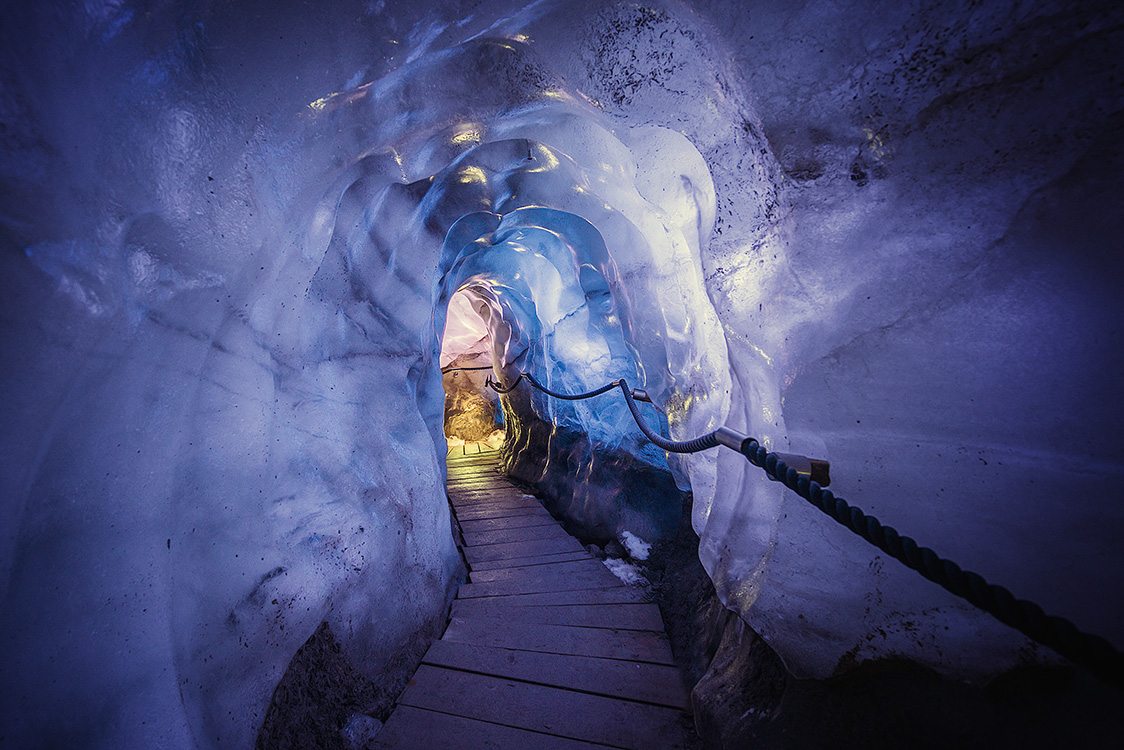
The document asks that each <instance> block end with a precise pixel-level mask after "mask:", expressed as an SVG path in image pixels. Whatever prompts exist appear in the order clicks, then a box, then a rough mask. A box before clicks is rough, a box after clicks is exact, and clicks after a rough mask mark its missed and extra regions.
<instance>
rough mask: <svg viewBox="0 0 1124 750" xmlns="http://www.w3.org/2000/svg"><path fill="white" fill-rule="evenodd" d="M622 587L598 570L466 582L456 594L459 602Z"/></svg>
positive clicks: (623, 586)
mask: <svg viewBox="0 0 1124 750" xmlns="http://www.w3.org/2000/svg"><path fill="white" fill-rule="evenodd" d="M608 588H625V585H624V584H623V583H621V582H620V580H618V579H617V578H616V577H615V576H613V575H612V574H610V575H609V577H608V578H606V577H605V576H603V575H601V573H600V572H597V571H589V572H581V573H570V574H567V575H548V576H526V577H522V578H519V579H516V580H510V581H485V582H483V583H465V584H462V585H461V587H460V589H459V590H458V591H457V598H458V599H475V598H477V597H481V596H512V595H515V594H542V593H546V592H550V591H572V590H574V589H608Z"/></svg>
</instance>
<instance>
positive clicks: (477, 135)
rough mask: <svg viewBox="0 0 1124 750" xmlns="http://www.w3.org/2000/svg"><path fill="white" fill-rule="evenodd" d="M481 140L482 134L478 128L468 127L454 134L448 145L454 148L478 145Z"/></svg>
mask: <svg viewBox="0 0 1124 750" xmlns="http://www.w3.org/2000/svg"><path fill="white" fill-rule="evenodd" d="M482 139H483V133H481V131H480V128H478V127H476V126H474V125H469V126H466V127H463V128H462V129H461V130H458V131H457V132H456V133H454V134H453V136H452V137H451V138H450V139H449V143H451V144H452V145H454V146H464V145H467V144H470V143H480V141H481V140H482Z"/></svg>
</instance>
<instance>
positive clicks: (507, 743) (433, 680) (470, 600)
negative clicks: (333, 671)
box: [374, 445, 690, 750]
mask: <svg viewBox="0 0 1124 750" xmlns="http://www.w3.org/2000/svg"><path fill="white" fill-rule="evenodd" d="M474 447H475V446H471V445H470V446H469V452H470V454H469V455H465V450H464V449H463V448H459V447H458V448H455V449H453V451H450V456H449V458H448V466H449V485H448V486H449V497H450V499H451V500H452V504H453V509H454V514H455V517H456V520H457V522H458V524H459V526H460V530H461V535H462V537H463V545H462V547H461V549H462V550H463V552H464V555H465V559H466V561H467V563H468V566H469V579H468V583H465V584H464V585H462V586H461V587H460V591H459V592H458V593H457V598H456V600H455V601H454V602H453V609H452V613H451V618H450V622H449V626H448V628H447V629H446V631H445V635H444V636H443V637H442V638H441V640H439V641H437V642H436V643H434V644H433V646H432V647H431V648H430V649H429V651H428V652H427V653H426V655H425V657H424V658H423V660H422V665H421V667H420V668H419V669H418V671H417V674H415V676H414V679H413V680H411V681H410V684H409V685H408V686H407V688H406V690H405V691H404V692H403V693H402V696H401V697H400V698H399V699H398V705H397V707H396V708H395V709H394V712H393V713H392V714H391V716H390V718H389V719H388V720H387V723H386V726H385V727H383V729H382V731H381V732H379V734H378V736H377V737H376V739H375V744H374V747H378V748H387V749H390V748H393V749H395V750H407V749H414V748H416V749H417V750H437V749H439V748H457V749H458V750H472V749H475V748H489V749H495V750H508V749H512V750H514V749H516V748H518V749H519V750H524V749H526V750H538V749H542V750H577V749H578V748H598V747H614V748H635V749H636V750H641V749H643V750H649V749H651V748H683V747H686V732H685V729H684V727H685V725H687V724H689V723H690V715H689V713H687V712H688V711H689V709H688V705H689V702H688V698H687V694H686V692H685V691H684V689H683V686H682V683H681V680H680V675H679V670H678V669H677V668H676V667H675V665H674V662H673V661H672V658H671V648H670V646H669V645H668V640H667V635H666V633H665V631H664V626H663V621H662V619H661V618H660V612H659V608H658V607H656V605H655V604H652V603H651V602H646V601H645V600H644V597H643V595H642V593H641V592H640V591H638V590H637V589H635V588H632V587H629V586H625V585H624V584H623V583H621V581H620V580H619V579H617V577H616V576H614V575H613V574H612V573H610V572H609V571H608V569H606V568H605V566H604V565H602V564H601V562H600V561H598V560H597V559H596V558H594V557H593V556H592V555H590V554H589V553H588V552H587V551H586V550H585V549H584V548H583V547H582V546H581V544H580V543H579V542H578V541H577V540H576V539H574V538H573V537H571V536H570V535H568V534H567V533H566V532H565V531H563V530H562V527H561V526H560V525H559V524H558V522H557V521H555V520H554V519H553V518H552V517H551V516H550V514H549V513H547V512H546V510H544V509H543V507H542V505H541V504H540V503H539V502H538V501H537V500H536V499H535V498H533V497H529V496H525V495H524V494H523V492H522V491H521V490H519V489H518V488H517V487H515V485H513V484H512V483H511V482H509V481H508V480H507V479H506V478H505V477H503V476H502V475H501V474H499V472H498V469H497V458H498V452H497V451H490V450H488V449H487V448H484V449H483V450H480V449H478V448H477V450H479V452H477V453H472V449H473V448H474ZM454 453H456V454H458V455H453V454H454Z"/></svg>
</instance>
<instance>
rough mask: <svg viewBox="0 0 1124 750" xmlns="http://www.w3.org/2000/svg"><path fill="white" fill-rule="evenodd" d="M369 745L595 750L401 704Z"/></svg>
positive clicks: (404, 749) (392, 749)
mask: <svg viewBox="0 0 1124 750" xmlns="http://www.w3.org/2000/svg"><path fill="white" fill-rule="evenodd" d="M368 747H371V748H375V749H376V750H509V749H510V748H535V749H536V750H594V749H595V748H606V747H608V746H607V745H594V744H591V743H588V742H582V741H581V740H571V739H567V738H565V737H556V736H554V735H550V734H542V733H540V732H531V731H528V730H526V729H516V728H515V727H507V726H504V725H502V724H493V723H491V722H486V721H478V720H476V719H467V718H465V717H463V716H452V715H450V714H447V713H441V712H439V711H428V710H426V709H423V708H414V707H413V706H398V707H397V708H396V709H394V713H392V714H391V715H390V718H389V719H388V720H387V722H386V725H385V726H384V727H383V728H382V730H381V731H380V732H379V733H378V735H377V736H376V737H375V739H374V744H372V745H368Z"/></svg>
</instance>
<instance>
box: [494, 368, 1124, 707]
mask: <svg viewBox="0 0 1124 750" xmlns="http://www.w3.org/2000/svg"><path fill="white" fill-rule="evenodd" d="M521 380H526V381H527V382H528V383H530V384H531V385H532V386H534V387H535V388H537V389H538V390H540V391H542V392H543V393H545V394H547V395H548V396H552V397H554V398H560V399H565V400H567V401H577V400H579V399H586V398H593V397H594V396H599V395H601V394H603V393H607V392H609V391H611V390H612V389H613V388H617V387H619V388H620V389H621V392H622V393H624V400H625V403H626V404H628V409H629V411H630V412H632V418H633V419H634V420H636V425H637V426H638V427H639V428H640V431H641V432H642V433H644V437H646V438H648V440H650V441H652V442H653V443H655V444H656V445H658V446H659V447H660V448H663V449H664V450H666V451H670V452H673V453H698V452H699V451H703V450H707V449H708V448H714V447H716V446H718V445H725V446H727V447H729V448H732V449H734V450H736V451H738V452H739V453H741V454H742V455H744V456H745V457H746V458H747V459H749V462H750V463H752V464H753V465H754V466H757V467H760V468H761V469H763V470H764V471H765V473H766V474H767V475H768V476H769V477H770V478H771V479H774V480H776V481H778V482H781V483H782V484H784V485H785V486H786V487H788V488H789V489H790V490H792V491H793V492H795V493H796V494H797V495H799V496H800V497H802V498H804V499H805V500H807V501H808V502H810V503H811V504H812V505H813V506H815V507H816V508H818V509H819V510H820V511H822V512H823V513H826V514H827V515H829V516H831V517H832V518H834V519H835V520H836V521H837V522H838V523H840V524H842V525H843V526H845V527H846V528H848V529H850V530H851V531H852V532H854V533H855V534H858V535H859V536H861V537H862V538H863V539H865V540H866V541H868V542H870V543H871V544H873V545H874V546H876V547H878V548H879V549H881V550H882V551H883V552H885V553H886V554H888V555H890V556H891V557H893V558H894V559H895V560H898V561H900V562H901V563H903V564H904V565H906V566H907V567H910V568H913V569H914V570H916V571H917V572H918V573H920V574H921V575H923V576H925V577H926V578H928V579H929V580H930V581H932V582H933V583H936V584H937V585H939V586H941V587H942V588H944V589H945V590H946V591H949V592H951V593H953V594H955V595H956V596H959V597H961V598H962V599H966V600H967V601H968V602H970V603H971V604H973V605H974V606H976V607H977V608H979V609H981V610H983V611H984V612H987V613H988V614H990V615H992V616H993V617H995V618H996V619H997V620H999V621H1000V622H1002V623H1004V624H1005V625H1009V626H1011V627H1012V628H1015V629H1016V630H1018V631H1019V632H1021V633H1023V634H1024V635H1026V636H1028V637H1030V638H1032V639H1034V640H1035V641H1037V642H1039V643H1041V644H1043V645H1045V646H1049V647H1050V648H1052V649H1054V650H1055V651H1057V652H1058V653H1059V654H1061V655H1062V656H1064V657H1066V658H1068V659H1070V660H1071V661H1073V662H1074V663H1075V664H1080V665H1081V666H1083V667H1085V668H1086V669H1088V670H1089V671H1090V672H1091V673H1092V674H1094V675H1095V676H1097V677H1099V678H1100V679H1102V680H1104V681H1105V682H1107V683H1109V684H1111V685H1115V686H1116V687H1124V654H1121V652H1120V651H1119V650H1117V649H1116V648H1115V647H1114V646H1113V645H1112V644H1111V643H1109V642H1108V641H1106V640H1105V639H1104V638H1101V637H1100V636H1097V635H1092V634H1090V633H1085V632H1082V631H1081V630H1078V628H1077V626H1076V625H1074V624H1073V623H1072V622H1070V621H1069V620H1066V619H1064V618H1062V617H1053V616H1050V615H1047V614H1046V613H1045V612H1044V611H1043V610H1042V608H1041V607H1039V606H1038V605H1037V604H1035V603H1033V602H1029V601H1027V600H1025V599H1016V598H1015V596H1014V595H1013V594H1012V593H1011V592H1010V591H1008V590H1007V589H1005V588H1003V587H1002V586H998V585H995V584H992V583H988V582H987V581H986V580H985V579H984V577H983V576H981V575H979V574H978V573H973V572H971V571H967V570H962V569H961V568H960V566H959V565H957V564H956V563H954V562H952V561H951V560H946V559H945V558H943V557H941V556H940V555H938V554H937V553H936V552H934V551H933V550H931V549H929V548H928V547H922V546H920V545H918V544H917V542H916V541H914V540H913V539H912V538H911V537H908V536H902V535H901V534H899V533H898V531H897V529H895V528H894V527H892V526H886V525H884V524H882V523H881V522H880V521H879V520H878V519H877V518H875V517H874V516H871V515H868V514H866V513H864V512H863V511H862V510H860V509H859V508H857V507H855V506H853V505H851V504H849V503H848V502H847V501H846V500H844V499H843V498H841V497H836V496H835V494H834V493H832V491H831V490H829V489H826V488H825V487H823V486H822V485H821V484H820V483H819V482H817V481H815V480H814V479H812V478H811V476H810V474H809V473H808V472H801V471H798V470H797V469H796V467H795V466H789V465H788V464H787V463H786V461H785V456H782V455H781V454H778V453H773V452H770V451H768V450H766V449H765V448H764V447H762V445H761V444H760V443H759V442H758V441H757V440H756V439H754V438H751V437H745V436H742V435H740V434H739V433H737V432H735V431H733V430H730V429H728V428H725V427H723V428H719V429H717V430H715V431H714V432H711V433H708V434H706V435H703V436H701V437H697V438H695V439H693V440H685V441H682V442H678V441H674V440H668V439H666V438H664V437H662V436H661V435H659V434H658V433H656V432H653V431H652V429H651V428H650V427H648V425H647V423H645V421H644V419H643V418H642V417H641V416H640V409H639V407H638V406H637V405H636V400H637V398H640V399H642V400H644V401H649V399H648V396H647V394H646V393H644V392H643V391H634V390H632V389H631V388H629V387H628V384H627V383H626V382H625V380H624V379H623V378H622V379H620V380H614V381H613V382H612V383H609V384H608V385H605V386H602V387H601V388H598V389H597V390H594V391H589V392H588V393H579V394H574V395H571V394H562V393H556V392H554V391H551V390H549V389H547V388H546V387H544V386H543V385H541V384H540V383H539V382H538V381H536V380H535V379H534V378H533V377H531V376H530V375H529V374H527V373H520V375H519V377H517V378H516V379H515V381H514V382H513V383H512V384H511V385H510V386H508V387H506V388H504V387H502V386H500V385H498V384H497V383H494V382H493V381H492V380H491V379H490V378H489V379H488V381H487V384H488V385H489V386H491V388H492V389H493V390H495V391H496V392H497V393H510V392H511V391H512V390H514V389H515V387H516V386H517V385H519V382H520V381H521ZM787 457H788V458H795V457H792V456H787ZM825 483H826V481H825Z"/></svg>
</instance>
